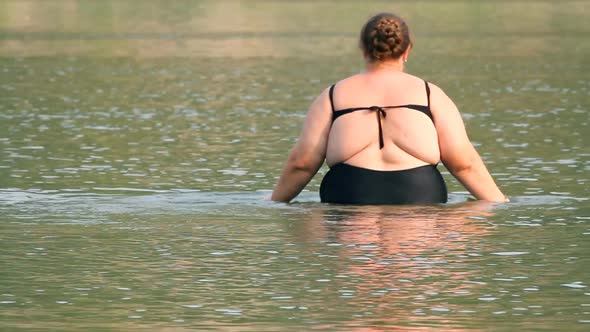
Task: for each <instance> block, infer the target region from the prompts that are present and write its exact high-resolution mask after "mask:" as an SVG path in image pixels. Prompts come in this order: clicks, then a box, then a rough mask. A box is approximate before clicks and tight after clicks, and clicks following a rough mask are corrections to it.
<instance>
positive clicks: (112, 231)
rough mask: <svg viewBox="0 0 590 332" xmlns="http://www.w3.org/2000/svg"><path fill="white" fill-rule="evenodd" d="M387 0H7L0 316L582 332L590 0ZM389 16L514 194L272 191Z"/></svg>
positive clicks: (0, 6)
mask: <svg viewBox="0 0 590 332" xmlns="http://www.w3.org/2000/svg"><path fill="white" fill-rule="evenodd" d="M396 3H397V5H396V6H395V7H392V5H391V4H390V3H389V2H383V1H368V2H362V3H358V2H353V1H315V2H311V1H262V0H261V1H256V0H253V1H174V2H170V1H169V2H165V1H141V2H138V1H100V2H99V1H69V0H58V1H51V2H50V1H15V0H7V1H3V2H0V148H1V149H0V330H6V331H18V330H56V331H88V330H90V331H93V330H96V331H104V330H113V331H119V330H179V331H183V330H232V331H243V330H253V331H276V330H298V331H300V330H329V331H332V330H341V331H356V330H358V331H361V330H364V331H373V330H374V331H382V330H390V329H392V328H399V329H407V330H411V329H416V330H418V329H434V330H490V329H492V330H507V331H511V330H516V329H519V330H535V331H539V330H547V331H556V330H559V331H575V330H580V331H582V330H587V329H588V328H589V327H590V278H589V277H588V276H589V275H590V262H589V256H588V253H589V252H590V245H589V241H588V240H589V236H590V226H589V222H590V201H589V200H590V189H589V171H590V148H589V147H588V144H589V143H590V134H589V133H588V121H589V120H588V118H589V117H588V113H589V109H588V105H589V104H590V79H589V77H590V63H589V62H588V59H589V58H590V44H589V43H588V42H587V36H588V34H589V33H590V28H589V26H588V25H587V24H586V23H585V22H587V21H588V19H589V18H590V12H589V9H588V8H589V7H588V5H587V4H586V2H585V1H560V2H553V1H534V0H531V1H519V2H508V1H493V2H491V1H488V2H481V3H479V2H478V3H472V2H470V1H415V2H414V1H402V2H396ZM381 10H393V11H397V12H399V13H400V14H402V15H403V16H404V17H406V18H407V19H408V21H409V23H410V26H411V28H412V29H413V31H414V37H415V48H414V51H413V54H412V56H411V58H410V61H409V62H408V64H409V69H408V70H409V71H410V72H411V73H414V74H416V75H418V76H421V77H424V78H425V79H427V80H430V81H432V82H434V83H436V84H437V85H439V86H441V87H442V88H443V89H445V91H446V92H447V93H448V94H449V95H450V96H451V97H453V99H454V100H455V101H456V103H457V104H458V106H459V108H460V109H461V111H462V113H463V115H464V119H465V122H466V125H467V128H468V131H469V134H470V137H471V138H472V140H473V141H474V143H475V144H476V145H477V147H478V149H479V150H480V152H481V153H482V155H483V157H484V159H485V160H486V163H487V164H488V167H489V168H490V170H491V171H492V173H493V174H494V176H495V178H496V179H497V182H498V183H499V185H500V186H501V187H502V189H503V191H505V192H506V193H507V194H508V195H510V196H511V199H512V202H511V203H510V204H505V205H495V206H494V205H488V204H480V203H478V202H470V201H469V199H468V197H469V196H468V195H467V194H466V193H465V192H464V189H462V187H461V186H460V185H459V184H458V183H457V182H456V181H455V180H454V179H452V177H451V176H450V175H449V174H448V173H446V172H445V173H444V175H445V178H446V179H447V181H448V185H449V189H450V192H451V196H450V200H451V203H450V204H447V205H444V206H432V207H419V208H417V207H362V208H359V207H345V206H329V205H323V204H320V203H319V198H318V194H317V190H318V186H319V181H320V180H321V174H319V175H318V176H316V178H315V179H314V180H313V181H312V183H311V184H310V185H309V186H308V188H307V189H308V190H307V191H306V192H304V193H302V195H300V196H299V197H298V198H297V199H296V201H295V203H293V204H289V205H285V204H276V203H271V202H267V201H264V200H263V198H264V197H265V196H266V195H268V193H269V190H270V189H272V186H273V185H274V183H275V181H276V179H277V177H278V175H279V171H280V168H281V167H282V164H283V162H284V160H285V158H286V155H287V152H288V150H289V148H290V147H291V146H292V144H293V142H294V140H295V138H296V137H297V135H298V131H299V128H300V125H301V121H302V119H303V117H304V116H305V112H306V108H307V106H308V104H309V103H310V101H311V99H312V98H314V97H315V96H316V95H317V94H318V93H319V92H320V91H321V90H323V89H324V88H325V87H327V86H328V85H330V84H331V83H333V82H334V81H337V80H338V79H341V78H343V77H345V76H347V75H350V74H353V73H355V72H358V71H359V70H361V68H362V62H361V61H360V58H359V55H358V51H357V49H356V36H357V30H358V29H359V28H360V26H361V24H362V23H363V21H364V20H365V19H366V18H367V17H368V16H369V15H371V14H373V13H375V12H377V11H381ZM441 168H442V167H441ZM325 170H326V169H325V168H324V169H322V171H321V172H320V173H323V172H325ZM443 170H444V168H443Z"/></svg>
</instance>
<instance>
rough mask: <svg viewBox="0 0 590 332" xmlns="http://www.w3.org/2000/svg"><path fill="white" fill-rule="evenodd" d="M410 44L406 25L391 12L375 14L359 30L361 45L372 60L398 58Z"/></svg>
mask: <svg viewBox="0 0 590 332" xmlns="http://www.w3.org/2000/svg"><path fill="white" fill-rule="evenodd" d="M410 45H411V39H410V32H409V29H408V25H407V24H406V22H405V21H404V20H403V19H402V18H400V17H399V16H396V15H394V14H391V13H382V14H378V15H375V16H374V17H372V18H371V19H370V20H369V21H368V22H367V23H366V24H365V26H364V27H363V29H362V31H361V47H362V48H363V50H364V51H365V54H366V55H367V56H368V57H369V58H370V59H371V60H374V61H375V60H378V61H382V60H386V59H398V58H399V57H400V56H401V55H402V54H403V53H404V52H405V51H406V50H407V49H408V47H409V46H410Z"/></svg>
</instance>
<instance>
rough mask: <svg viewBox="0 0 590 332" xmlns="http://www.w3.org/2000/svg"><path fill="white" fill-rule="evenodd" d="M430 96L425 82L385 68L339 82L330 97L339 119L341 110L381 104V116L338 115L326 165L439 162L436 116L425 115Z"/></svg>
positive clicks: (385, 165)
mask: <svg viewBox="0 0 590 332" xmlns="http://www.w3.org/2000/svg"><path fill="white" fill-rule="evenodd" d="M428 92H429V91H428V86H427V85H426V84H425V82H424V81H423V80H421V79H419V78H417V77H415V76H412V75H408V74H405V73H403V72H399V71H388V70H386V69H385V70H379V71H370V72H367V73H363V74H359V75H355V76H352V77H350V78H347V79H345V80H343V81H340V82H339V83H338V84H337V85H336V86H335V87H334V89H333V95H332V101H333V105H334V110H335V111H336V112H335V114H336V115H339V114H338V113H339V112H341V111H342V110H347V109H351V108H369V107H371V106H379V107H381V108H382V109H383V112H379V111H378V110H377V109H373V110H370V109H364V110H362V109H361V110H355V111H353V112H349V113H346V114H342V115H340V116H337V117H334V120H333V123H332V128H331V130H330V134H329V139H328V147H327V151H326V161H327V163H328V165H330V166H333V165H336V164H340V163H346V164H349V165H354V166H358V167H363V168H369V169H374V170H401V169H408V168H413V167H417V166H422V165H427V164H436V163H438V161H439V160H440V152H439V146H438V139H437V132H436V129H435V126H434V123H433V120H432V118H431V117H429V115H428V114H427V113H426V112H424V111H427V112H430V107H429V106H430V101H429V96H428V95H429V93H428ZM386 106H402V107H389V108H385V107H386ZM404 106H410V107H404ZM412 106H418V107H416V108H418V109H420V110H417V109H415V108H412ZM379 113H381V116H379V115H378V114H379ZM383 115H384V116H383ZM377 119H380V121H381V128H382V135H380V133H379V122H378V120H377ZM380 136H382V142H383V147H382V148H381V147H380Z"/></svg>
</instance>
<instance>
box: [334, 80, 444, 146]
mask: <svg viewBox="0 0 590 332" xmlns="http://www.w3.org/2000/svg"><path fill="white" fill-rule="evenodd" d="M424 84H425V86H426V98H427V100H428V105H426V106H425V105H414V104H408V105H399V106H370V107H354V108H346V109H342V110H335V109H334V87H335V86H336V84H333V85H332V86H330V105H332V122H334V121H335V120H336V119H337V118H338V117H339V116H342V115H344V114H348V113H352V112H356V111H365V110H369V111H376V112H377V123H378V124H379V148H380V149H383V146H384V143H383V129H382V128H381V117H382V116H383V117H384V118H385V117H386V116H387V113H386V112H385V110H386V109H388V108H409V109H413V110H416V111H418V112H422V113H424V114H426V115H427V116H428V117H429V118H430V120H432V121H433V122H434V119H433V118H432V113H431V112H430V87H429V86H428V82H426V81H424Z"/></svg>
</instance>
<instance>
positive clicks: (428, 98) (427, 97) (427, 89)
mask: <svg viewBox="0 0 590 332" xmlns="http://www.w3.org/2000/svg"><path fill="white" fill-rule="evenodd" d="M424 85H426V99H427V100H428V110H429V111H430V87H429V86H428V82H426V81H424ZM431 118H432V117H431Z"/></svg>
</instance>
